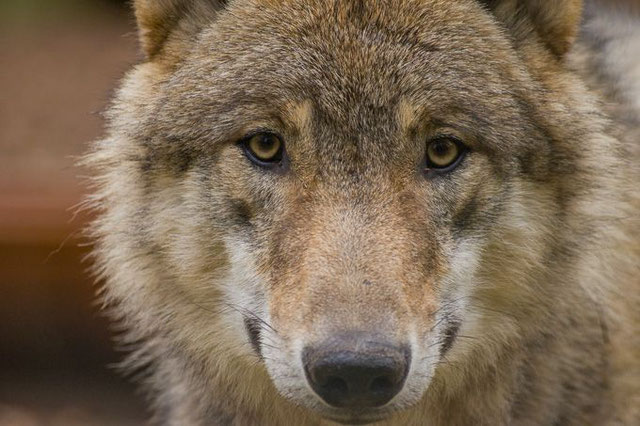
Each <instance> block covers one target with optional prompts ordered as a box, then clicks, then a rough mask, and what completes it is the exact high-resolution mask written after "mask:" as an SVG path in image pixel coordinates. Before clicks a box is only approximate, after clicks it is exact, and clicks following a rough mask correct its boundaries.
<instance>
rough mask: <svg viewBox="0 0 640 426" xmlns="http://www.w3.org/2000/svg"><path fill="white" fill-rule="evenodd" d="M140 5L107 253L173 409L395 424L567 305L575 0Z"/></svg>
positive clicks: (102, 233)
mask: <svg viewBox="0 0 640 426" xmlns="http://www.w3.org/2000/svg"><path fill="white" fill-rule="evenodd" d="M134 3H135V11H136V16H137V18H138V22H139V26H140V34H141V40H142V44H143V47H144V51H145V53H146V55H147V60H146V61H145V62H144V63H142V64H141V65H139V66H137V67H136V68H135V69H134V70H133V71H132V72H131V73H130V74H129V75H128V77H127V78H126V80H125V83H124V85H123V88H122V89H121V91H120V92H119V94H118V98H117V100H116V102H115V106H114V107H113V108H112V110H111V112H110V115H109V119H110V134H109V137H108V138H106V139H105V140H104V141H102V142H101V143H100V144H98V146H97V149H96V151H95V152H94V153H93V154H92V156H91V161H92V162H93V163H94V164H95V165H96V167H97V168H98V169H99V170H101V178H100V181H99V182H98V183H99V186H100V191H99V194H98V196H97V201H98V203H99V208H100V209H101V210H102V214H101V216H100V218H99V219H98V220H97V221H96V224H95V233H96V235H97V236H98V246H97V249H96V253H97V255H98V260H99V262H98V264H99V266H100V268H101V269H100V272H101V273H102V275H104V276H105V277H106V278H107V286H106V287H107V291H106V299H107V303H112V304H113V305H114V306H115V308H114V309H115V312H116V315H117V316H119V317H120V318H121V319H123V320H124V322H125V325H126V327H127V328H129V329H130V332H129V334H128V335H127V336H128V337H127V338H128V339H130V340H131V341H135V342H136V344H137V345H138V346H139V347H140V349H139V350H138V352H137V356H134V357H133V359H134V362H135V361H137V362H138V363H139V364H144V363H145V362H148V363H151V364H152V365H153V366H154V373H153V374H152V376H153V377H152V379H151V382H152V384H151V386H152V387H155V388H156V389H157V390H158V392H159V393H161V394H162V395H164V396H163V397H162V398H164V402H161V404H163V403H166V404H167V405H171V404H172V403H173V404H174V405H175V404H176V401H179V400H183V399H191V400H193V401H198V402H197V404H200V405H202V406H205V405H212V404H211V403H210V402H208V401H209V400H218V401H225V402H223V403H220V404H221V407H219V408H220V409H221V410H223V411H224V410H244V411H246V412H251V411H255V412H258V408H257V407H259V406H260V405H261V404H271V405H270V406H273V407H275V405H277V404H289V403H292V404H290V405H291V407H292V408H291V409H292V410H299V411H298V412H299V413H302V414H301V415H305V416H316V415H320V416H322V417H325V418H329V419H333V420H337V421H342V422H356V421H358V422H362V421H374V420H379V419H382V418H385V417H388V416H390V415H392V414H393V413H394V412H398V411H402V410H405V409H408V408H409V407H412V406H414V405H415V404H417V403H418V402H419V401H421V400H422V399H424V398H425V397H424V394H425V392H427V390H429V391H430V392H440V393H444V394H446V393H450V394H451V395H453V394H455V392H456V391H457V389H459V388H460V387H461V386H464V385H465V381H466V380H467V378H468V377H469V375H470V374H471V373H472V372H473V371H483V369H484V370H487V369H489V366H490V365H493V363H494V362H495V361H496V360H497V359H500V358H501V357H503V356H505V352H504V351H503V350H502V349H501V348H503V347H504V346H514V345H515V346H517V344H518V343H517V342H518V341H519V339H521V338H522V336H523V335H524V334H526V330H527V329H531V328H535V327H536V325H537V324H542V323H544V321H546V320H547V319H548V318H549V316H550V312H552V311H553V309H552V307H553V304H554V303H556V299H557V298H558V296H559V294H560V292H561V291H562V290H561V289H558V288H554V289H552V291H548V289H547V288H545V285H546V282H547V278H548V277H547V276H546V275H545V274H548V273H549V270H550V269H553V267H554V265H555V264H556V262H557V261H558V259H559V258H562V257H563V256H566V255H567V250H569V249H568V248H567V247H564V246H562V247H561V246H559V244H558V243H557V242H558V241H559V240H560V239H561V236H562V234H563V232H566V231H565V229H566V225H567V223H566V217H567V215H568V211H570V210H571V209H574V208H575V204H572V200H573V199H574V198H573V197H577V192H578V191H577V190H576V185H577V182H582V184H583V186H584V182H585V181H586V180H588V179H589V177H588V175H587V174H585V173H583V171H585V170H587V169H589V170H594V169H603V168H605V167H607V166H608V163H607V161H608V160H607V159H606V157H604V159H603V158H599V161H598V162H593V164H591V163H589V161H590V160H588V158H593V156H587V155H585V152H586V151H589V150H593V149H600V150H603V151H606V150H607V149H608V148H607V146H608V145H607V144H609V143H610V141H608V140H606V139H603V140H602V141H601V145H600V146H599V147H597V148H594V147H592V146H591V144H586V143H585V144H583V145H582V146H581V145H580V141H581V140H587V139H588V138H589V137H590V134H596V133H598V132H599V130H598V129H595V130H594V127H593V126H595V125H596V124H593V123H594V122H595V121H590V122H586V121H585V120H583V119H582V118H581V117H584V116H588V115H589V114H590V113H591V112H592V111H593V110H594V107H593V103H592V100H591V99H590V98H589V97H588V96H587V95H586V91H585V90H584V89H583V87H582V86H581V84H580V83H579V82H578V81H577V80H576V79H575V78H573V77H572V76H571V74H570V73H569V72H568V71H567V70H566V67H565V64H564V61H565V55H566V53H567V51H568V50H569V48H570V46H571V43H572V41H573V39H574V37H575V33H576V28H577V25H578V21H579V19H580V2H579V1H569V0H566V1H557V2H544V1H537V0H528V1H527V0H521V1H516V0H496V1H485V2H481V1H472V0H464V1H442V0H402V1H376V2H365V1H333V0H332V1H326V0H317V1H316V0H311V1H294V0H236V1H229V2H221V1H213V0H209V1H207V0H191V1H188V0H164V1H151V0H138V1H135V2H134ZM576 105H577V106H576ZM578 109H581V110H578ZM576 117H578V118H576ZM140 342H142V343H140ZM496 374H497V373H496ZM168 388H173V391H169V390H167V389H168ZM176 389H178V390H181V392H178V391H177V390H176ZM274 401H275V402H274ZM194 404H195V403H194ZM294 406H297V407H300V408H293V407H294ZM274 410H275V408H274Z"/></svg>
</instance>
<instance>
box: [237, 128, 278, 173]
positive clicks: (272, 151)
mask: <svg viewBox="0 0 640 426" xmlns="http://www.w3.org/2000/svg"><path fill="white" fill-rule="evenodd" d="M242 144H243V146H244V149H245V152H246V154H247V156H248V157H249V159H250V160H251V161H253V162H254V163H256V164H258V165H260V166H272V165H274V164H277V163H279V162H280V161H281V160H282V151H283V148H284V144H283V143H282V141H281V140H280V138H279V137H278V136H276V135H274V134H273V133H258V134H255V135H253V136H249V137H248V138H246V139H245V140H244V141H243V142H242Z"/></svg>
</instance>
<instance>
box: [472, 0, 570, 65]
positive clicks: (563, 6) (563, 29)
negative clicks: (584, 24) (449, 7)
mask: <svg viewBox="0 0 640 426" xmlns="http://www.w3.org/2000/svg"><path fill="white" fill-rule="evenodd" d="M481 2H482V3H484V4H485V5H486V6H487V7H488V8H489V9H490V10H491V11H492V12H493V13H494V14H495V15H496V16H497V17H498V19H499V20H500V21H502V22H503V23H504V24H505V26H506V27H507V28H508V29H509V31H510V32H511V33H512V34H513V36H514V37H515V38H516V40H519V41H525V40H527V38H530V37H537V39H538V40H540V41H541V42H542V43H544V44H545V45H546V46H547V48H548V49H549V50H551V52H553V53H554V54H555V55H556V56H557V57H559V58H561V57H563V56H564V55H565V54H566V53H567V52H568V51H569V49H570V48H571V46H572V45H573V42H574V40H575V38H576V35H577V33H578V29H579V26H580V20H581V17H582V0H481Z"/></svg>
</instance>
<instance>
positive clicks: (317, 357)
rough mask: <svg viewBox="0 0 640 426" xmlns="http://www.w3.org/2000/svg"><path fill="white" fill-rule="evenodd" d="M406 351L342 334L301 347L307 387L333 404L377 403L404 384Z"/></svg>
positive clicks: (362, 405) (370, 405) (366, 405)
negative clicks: (324, 341)
mask: <svg viewBox="0 0 640 426" xmlns="http://www.w3.org/2000/svg"><path fill="white" fill-rule="evenodd" d="M410 360H411V355H410V352H409V350H408V349H407V348H405V347H398V346H394V345H391V344H388V343H385V342H380V341H375V340H370V339H366V338H363V336H357V337H356V336H345V337H342V338H339V339H335V338H334V339H331V341H330V342H327V343H324V344H320V345H314V346H310V347H307V348H305V349H304V351H303V354H302V361H303V364H304V368H305V373H306V375H307V380H308V381H309V384H310V385H311V388H312V389H313V390H314V392H316V393H317V394H318V395H319V396H320V397H321V398H322V399H323V400H324V401H325V402H326V403H327V404H329V405H331V406H333V407H337V408H373V407H380V406H382V405H384V404H386V403H387V402H389V401H391V399H392V398H393V397H394V396H396V395H397V394H398V393H399V392H400V390H402V387H403V386H404V382H405V379H406V377H407V372H408V370H409V364H410Z"/></svg>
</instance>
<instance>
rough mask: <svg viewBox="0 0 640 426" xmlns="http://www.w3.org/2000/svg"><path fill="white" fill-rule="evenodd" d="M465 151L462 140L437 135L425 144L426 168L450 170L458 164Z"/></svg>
mask: <svg viewBox="0 0 640 426" xmlns="http://www.w3.org/2000/svg"><path fill="white" fill-rule="evenodd" d="M464 153H465V147H464V145H463V144H462V142H460V141H458V140H457V139H455V138H451V137H438V138H436V139H433V140H432V141H430V142H429V144H428V145H427V168H428V169H435V170H450V169H452V168H453V167H455V166H456V165H458V163H459V160H461V159H462V157H463V155H464Z"/></svg>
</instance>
